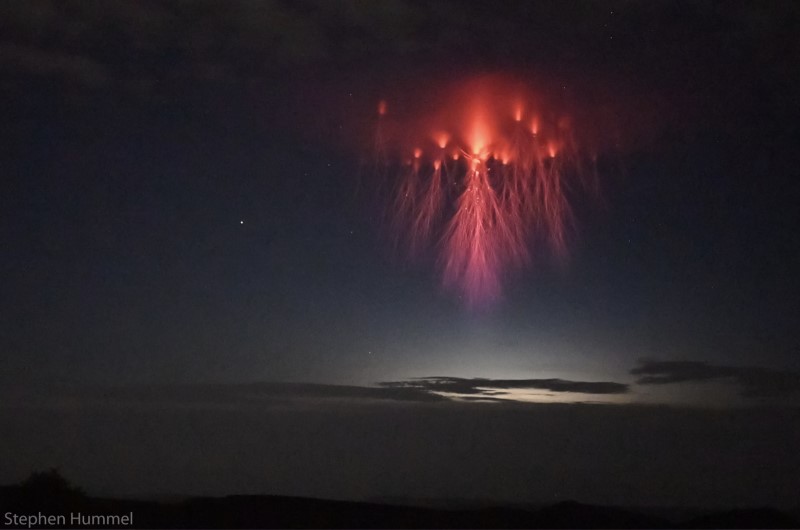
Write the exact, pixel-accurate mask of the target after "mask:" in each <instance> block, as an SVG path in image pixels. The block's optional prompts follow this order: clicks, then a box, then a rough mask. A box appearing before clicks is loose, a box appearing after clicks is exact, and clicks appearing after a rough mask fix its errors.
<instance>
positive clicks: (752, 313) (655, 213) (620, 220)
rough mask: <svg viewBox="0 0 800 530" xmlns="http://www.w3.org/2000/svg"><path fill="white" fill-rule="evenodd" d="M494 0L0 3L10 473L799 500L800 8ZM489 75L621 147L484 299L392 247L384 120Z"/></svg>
mask: <svg viewBox="0 0 800 530" xmlns="http://www.w3.org/2000/svg"><path fill="white" fill-rule="evenodd" d="M474 4H476V5H473V3H472V2H470V3H467V2H456V1H437V2H432V3H428V2H416V1H412V0H387V1H381V2H369V1H363V2H360V1H343V2H324V1H320V2H315V1H293V2H289V1H285V2H284V1H279V0H274V1H264V2H255V1H253V2H247V1H242V2H224V3H223V2H205V1H198V2H184V1H177V0H176V1H171V2H169V1H165V2H161V1H155V0H153V1H142V2H118V1H108V2H100V1H96V2H95V1H85V2H77V1H76V2H55V1H52V2H51V1H28V2H4V3H2V4H0V76H1V77H0V101H1V102H0V109H2V114H1V115H2V120H3V123H4V126H3V127H2V128H1V129H2V132H0V135H2V143H0V146H1V147H0V244H1V245H2V249H3V252H2V254H1V255H0V304H1V305H0V308H1V309H0V311H2V318H0V385H2V391H0V397H2V400H3V401H2V403H0V418H2V423H3V425H4V426H10V427H13V428H12V429H11V430H8V431H6V432H7V433H13V434H11V435H10V436H7V435H6V434H5V433H4V435H3V440H2V441H0V455H2V459H3V460H4V461H6V463H8V462H12V463H11V464H9V465H7V466H3V467H2V468H0V482H12V481H15V480H19V479H20V478H22V477H24V476H25V475H26V474H27V473H29V472H30V471H31V470H32V469H35V468H41V467H49V466H50V465H57V466H60V467H61V468H62V469H64V471H65V473H66V474H68V475H70V476H71V477H74V479H75V480H76V482H78V483H79V484H81V485H85V487H86V488H87V489H89V490H90V491H92V492H95V491H96V492H102V491H110V492H118V493H125V494H132V493H137V494H142V493H153V492H155V493H164V492H168V493H212V494H224V493H232V492H256V493H280V494H298V495H316V496H322V497H340V498H368V497H377V496H383V495H390V496H401V497H428V498H448V497H466V498H497V499H501V500H537V501H539V500H549V499H552V498H567V497H571V498H580V499H583V500H587V501H595V502H609V503H626V502H630V503H632V504H635V503H643V504H653V503H665V504H669V503H674V504H681V503H687V502H694V501H697V502H699V503H710V504H714V503H721V504H725V503H729V504H737V503H757V502H763V503H767V504H770V503H775V502H777V503H784V504H785V503H788V502H790V500H791V499H792V497H791V493H790V492H791V491H792V490H794V491H797V490H798V488H800V483H798V478H797V477H798V476H800V459H798V456H797V454H796V453H797V452H796V450H791V447H795V448H796V447H797V446H798V444H800V432H798V431H800V428H798V427H797V426H798V425H800V423H798V420H799V419H800V418H798V409H797V406H798V403H800V399H799V398H800V355H799V354H800V351H799V350H798V348H799V347H800V346H799V344H800V334H799V333H800V332H798V315H800V230H798V228H800V214H799V213H798V212H800V209H798V206H797V205H798V200H800V184H799V182H800V181H799V180H798V177H800V175H798V169H797V168H798V167H800V165H798V163H799V162H800V156H798V148H797V146H798V143H797V137H798V135H797V132H798V131H797V128H798V125H797V124H798V123H800V122H798V119H799V118H800V112H799V110H800V102H799V101H798V95H800V79H798V76H799V74H798V72H800V69H798V68H797V65H798V64H800V48H799V47H798V46H799V45H798V42H800V41H798V39H797V35H798V34H800V26H799V25H798V21H799V19H800V8H799V6H798V4H797V3H794V2H759V3H756V2H726V3H719V4H718V3H715V2H702V1H698V2H626V1H619V2H594V1H585V2H555V1H554V2H539V3H532V2H491V3H474ZM477 4H485V5H477ZM487 72H488V73H498V72H499V73H502V74H507V75H513V76H517V77H518V78H521V79H524V80H526V82H527V81H530V82H531V83H536V82H537V80H541V83H542V85H547V87H548V90H549V89H553V87H555V88H554V90H555V91H556V93H557V94H560V96H559V97H561V98H562V99H563V100H565V101H566V100H568V101H572V102H575V101H577V102H579V103H580V102H583V104H584V105H588V106H592V105H596V106H597V107H598V108H599V107H602V108H604V109H606V110H607V112H606V114H605V115H606V116H611V117H612V118H613V122H612V123H610V124H609V134H612V132H613V133H614V134H617V133H618V134H619V135H620V137H621V138H622V140H620V142H618V143H616V144H615V146H614V148H613V149H609V150H606V151H604V152H601V153H599V156H598V158H597V161H596V169H597V173H598V176H599V183H600V189H601V194H600V195H601V198H600V199H590V198H587V197H577V198H576V201H575V203H574V209H575V216H576V222H575V229H574V230H573V232H571V234H570V238H569V256H568V258H567V259H565V260H558V259H555V257H554V256H550V255H548V254H547V253H546V252H542V253H539V254H537V256H536V258H535V259H534V261H533V263H532V265H531V266H530V267H527V268H525V269H524V270H522V271H518V272H516V273H514V274H511V275H509V276H508V278H505V282H504V292H503V296H502V298H501V299H500V300H499V301H497V303H495V304H493V306H492V307H491V308H489V309H487V310H482V311H471V310H470V309H469V308H466V307H464V305H463V304H462V303H460V301H459V299H458V297H457V296H454V294H453V293H451V292H448V291H446V290H443V289H442V288H441V286H440V278H439V275H438V274H437V270H436V265H435V263H434V260H433V259H431V258H430V257H428V259H423V260H421V263H411V262H408V261H407V260H404V259H402V258H400V259H398V256H397V255H396V254H397V253H396V252H393V250H392V248H391V244H390V243H389V241H388V240H387V237H386V234H385V231H384V230H383V226H382V224H381V221H380V213H379V212H380V210H381V205H380V204H378V202H377V201H376V200H375V196H374V195H371V194H370V193H369V191H368V190H369V188H370V182H371V179H372V177H373V175H372V173H371V170H370V167H371V166H370V162H369V160H370V157H371V156H372V152H371V149H372V147H373V144H372V143H370V134H371V132H370V131H371V130H372V129H371V127H373V125H374V116H373V114H374V111H375V109H376V105H377V102H378V101H379V100H380V99H381V98H384V97H387V94H396V93H397V92H402V93H403V97H405V98H407V99H408V100H411V101H413V100H415V99H417V98H424V97H425V94H426V92H429V91H435V90H436V87H437V86H440V84H441V83H442V82H444V81H446V80H452V79H459V78H469V77H470V76H474V75H479V74H483V73H487ZM559 91H560V92H559ZM609 109H610V110H609ZM592 126H593V127H597V126H598V124H592ZM599 127H602V125H600V126H599ZM365 190H367V191H365ZM418 378H424V379H418ZM473 378H477V379H475V380H473ZM498 399H500V400H503V402H497V400H498ZM475 401H481V402H475ZM531 402H539V403H531ZM576 402H580V403H576ZM586 402H600V403H602V404H595V405H588V404H586ZM564 403H572V404H570V405H566V404H564ZM709 409H711V410H709ZM3 430H4V431H5V430H6V429H3ZM237 433H238V434H237ZM487 433H492V434H491V435H489V434H487ZM54 440H61V441H62V442H58V443H57V442H55V441H54ZM176 454H180V456H179V457H177V458H176V457H175V455H176ZM12 455H13V457H12ZM398 455H404V456H398ZM200 461H204V462H207V467H206V468H204V469H202V470H199V471H198V470H197V469H196V468H195V466H196V464H197V462H200ZM167 462H168V463H167ZM654 462H655V463H654ZM101 465H102V466H104V467H103V469H106V470H108V471H107V472H105V471H102V472H101V470H100V468H101ZM698 466H700V467H698ZM703 466H705V467H703ZM698 470H700V471H702V475H703V476H704V478H703V479H702V480H699V481H698V480H694V478H693V477H695V474H697V473H698ZM156 472H158V473H159V474H161V479H160V480H158V481H157V480H155V479H154V478H153V475H154V474H155V473H156ZM310 472H311V473H317V474H318V475H319V476H320V477H321V478H319V479H318V480H315V481H313V482H314V483H313V484H309V483H307V481H306V480H305V479H304V477H306V476H307V474H308V473H310ZM730 473H734V475H733V476H734V478H737V479H738V480H733V481H728V480H725V478H724V477H726V476H730ZM598 475H600V476H607V477H613V478H609V479H608V480H609V482H608V484H606V485H603V486H599V485H597V484H589V482H587V481H586V480H585V479H586V477H589V476H598ZM654 477H655V478H654Z"/></svg>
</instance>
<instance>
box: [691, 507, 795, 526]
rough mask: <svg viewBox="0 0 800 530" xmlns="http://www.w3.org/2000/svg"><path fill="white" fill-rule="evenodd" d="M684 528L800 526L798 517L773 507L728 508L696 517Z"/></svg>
mask: <svg viewBox="0 0 800 530" xmlns="http://www.w3.org/2000/svg"><path fill="white" fill-rule="evenodd" d="M682 527H683V528H800V521H798V520H797V518H796V517H794V516H792V515H790V514H788V513H784V512H781V511H778V510H774V509H772V508H752V509H745V510H728V511H724V512H714V513H710V514H706V515H701V516H699V517H695V518H693V519H691V520H690V521H687V522H686V523H685V524H684V525H682Z"/></svg>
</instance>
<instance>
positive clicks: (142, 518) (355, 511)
mask: <svg viewBox="0 0 800 530" xmlns="http://www.w3.org/2000/svg"><path fill="white" fill-rule="evenodd" d="M32 479H35V480H32ZM6 512H12V513H17V514H35V513H38V512H42V513H45V514H67V515H68V514H69V513H70V512H81V513H83V514H105V515H109V514H115V515H126V514H128V513H131V512H133V527H134V528H674V527H679V528H797V527H798V526H800V525H798V522H797V520H796V519H795V518H794V517H792V516H791V515H789V514H786V513H783V512H779V511H777V510H773V509H769V508H759V509H750V510H733V511H728V512H716V513H710V514H706V515H702V516H698V517H695V518H693V519H691V520H689V521H687V522H685V523H683V524H681V523H680V522H677V521H670V520H667V519H665V518H661V517H657V516H654V515H647V514H644V513H640V512H638V511H636V510H630V509H623V508H616V507H606V506H594V505H588V504H581V503H578V502H573V501H568V502H561V503H558V504H554V505H550V506H544V507H539V508H530V509H523V508H512V507H502V506H498V507H482V508H478V509H465V508H458V509H442V508H426V507H417V506H402V505H396V504H395V505H391V504H379V503H375V502H348V501H333V500H323V499H311V498H302V497H283V496H272V495H232V496H227V497H194V498H188V499H184V500H180V501H174V502H158V501H144V500H127V499H110V498H98V497H91V496H87V495H85V494H84V493H83V492H82V491H81V490H80V489H78V488H76V487H74V486H72V485H71V484H69V482H68V481H66V480H64V479H63V478H62V477H60V475H59V474H58V473H57V471H56V470H51V471H49V472H45V473H43V474H38V475H32V476H31V479H28V480H26V481H24V482H22V483H20V484H18V485H15V486H5V487H0V513H3V514H4V513H6ZM4 522H5V521H4ZM9 527H10V528H13V526H9Z"/></svg>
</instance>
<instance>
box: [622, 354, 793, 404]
mask: <svg viewBox="0 0 800 530" xmlns="http://www.w3.org/2000/svg"><path fill="white" fill-rule="evenodd" d="M631 374H633V375H638V376H640V377H639V379H638V380H637V381H636V383H637V384H639V385H666V384H674V383H704V382H726V381H727V382H731V383H733V384H736V385H738V386H739V387H740V388H741V394H742V396H744V397H751V398H760V397H783V396H797V395H800V373H798V372H792V371H783V370H775V369H770V368H761V367H754V366H722V365H713V364H708V363H705V362H700V361H653V360H642V361H640V365H639V366H638V367H636V368H634V369H633V370H631Z"/></svg>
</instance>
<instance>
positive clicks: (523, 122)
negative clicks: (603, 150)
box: [378, 78, 583, 308]
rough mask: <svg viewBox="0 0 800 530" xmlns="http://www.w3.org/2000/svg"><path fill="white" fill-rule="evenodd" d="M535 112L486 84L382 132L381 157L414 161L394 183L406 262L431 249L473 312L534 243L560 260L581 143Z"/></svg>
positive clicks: (451, 94)
mask: <svg viewBox="0 0 800 530" xmlns="http://www.w3.org/2000/svg"><path fill="white" fill-rule="evenodd" d="M520 94H523V96H521V95H520ZM431 101H433V103H431ZM537 102H538V103H539V104H540V105H541V103H540V100H539V99H537V98H536V97H534V96H533V94H530V93H529V92H528V93H526V91H525V90H524V89H521V88H520V87H519V86H518V85H512V84H510V83H507V82H504V81H502V80H499V79H494V78H482V79H478V80H476V81H472V82H469V83H464V84H462V85H459V86H458V87H456V88H455V89H454V90H452V91H444V92H443V94H442V95H441V97H439V98H432V99H431V100H429V101H428V106H427V107H425V106H424V105H423V107H425V108H420V109H415V111H413V112H411V113H409V114H412V115H410V116H408V117H407V118H406V119H405V120H403V121H396V122H392V123H391V125H389V124H387V123H385V122H383V121H381V124H380V126H381V127H382V129H381V130H380V131H379V135H378V137H379V138H381V139H382V140H381V141H382V142H385V143H384V144H383V145H381V146H380V147H381V149H382V150H383V152H396V153H398V155H399V157H400V159H405V160H408V153H412V154H413V157H414V158H413V159H412V160H413V163H407V164H405V165H403V166H402V167H403V168H404V169H403V170H402V171H400V172H399V173H398V174H394V176H393V179H394V180H393V182H392V189H393V192H392V208H391V214H392V215H391V217H392V227H393V233H394V235H395V237H396V239H397V241H398V242H400V243H402V244H403V245H404V246H405V248H406V250H407V251H408V252H409V253H410V254H411V255H412V256H419V255H420V254H421V253H422V252H423V251H425V250H426V249H429V248H434V249H435V250H436V252H437V253H438V260H437V261H438V263H439V265H440V267H441V272H442V282H443V285H444V286H445V287H446V288H448V289H450V290H453V291H456V292H457V293H458V294H459V295H460V297H461V298H462V299H463V301H464V302H465V304H466V305H467V306H469V307H472V308H476V307H484V306H486V305H487V304H490V303H491V302H492V301H494V300H497V299H498V298H499V297H500V296H501V294H502V287H503V283H504V280H506V276H507V273H508V272H509V271H511V270H513V269H518V268H521V267H523V266H524V265H526V264H527V263H529V261H530V257H531V252H532V249H533V248H535V243H537V242H538V243H545V244H547V245H548V246H549V248H550V249H551V250H552V251H554V252H555V253H557V254H563V253H564V252H565V251H566V241H567V227H568V226H569V222H570V207H569V202H568V200H567V196H566V194H565V191H566V189H567V187H568V181H569V180H570V179H572V178H578V179H581V178H582V177H583V175H582V173H581V172H580V171H578V169H579V168H580V167H581V166H582V164H580V163H579V162H580V159H581V156H580V154H581V153H580V151H579V150H578V148H577V146H578V144H579V141H578V140H577V139H576V138H575V136H574V133H573V130H574V127H573V126H572V125H573V124H572V122H571V121H570V120H569V119H568V118H566V117H564V115H563V114H562V113H561V112H559V113H556V112H555V111H556V109H552V108H547V107H546V106H537V105H536V103H537ZM385 105H386V104H385V102H381V106H379V113H380V114H383V112H381V109H383V111H385ZM558 110H562V109H558ZM416 116H424V118H420V119H417V118H416ZM386 174H388V175H393V173H392V172H386Z"/></svg>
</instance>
